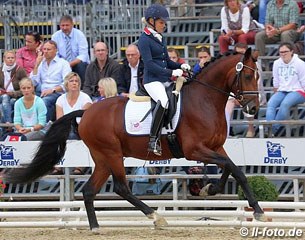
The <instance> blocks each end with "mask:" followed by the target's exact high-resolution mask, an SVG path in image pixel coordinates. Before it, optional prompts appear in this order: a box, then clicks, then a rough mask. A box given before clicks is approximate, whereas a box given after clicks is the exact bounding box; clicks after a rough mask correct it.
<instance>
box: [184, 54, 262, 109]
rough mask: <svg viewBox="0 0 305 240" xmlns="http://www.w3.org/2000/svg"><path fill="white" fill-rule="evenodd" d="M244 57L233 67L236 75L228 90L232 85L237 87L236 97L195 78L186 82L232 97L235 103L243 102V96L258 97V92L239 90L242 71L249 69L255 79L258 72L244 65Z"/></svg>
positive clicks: (192, 77)
mask: <svg viewBox="0 0 305 240" xmlns="http://www.w3.org/2000/svg"><path fill="white" fill-rule="evenodd" d="M244 57H245V56H244V55H242V57H241V59H240V61H239V62H238V63H237V64H236V66H235V69H236V74H235V78H234V81H233V83H232V85H231V87H230V90H232V89H233V87H234V85H236V86H237V89H238V90H237V93H236V95H235V94H232V93H231V91H229V92H227V91H224V90H222V89H220V88H218V87H215V86H212V85H210V84H208V83H206V82H201V81H199V80H197V79H196V78H195V76H191V77H189V79H190V80H189V81H188V82H192V81H194V82H197V83H199V84H202V85H204V86H206V87H209V88H211V89H214V90H216V91H218V92H221V93H223V94H226V95H227V96H230V97H233V98H235V99H236V100H237V101H239V102H242V101H243V100H244V96H245V95H259V92H258V91H242V90H241V89H242V81H241V74H242V71H243V69H244V68H248V69H251V70H252V71H254V74H255V78H256V76H257V75H258V73H257V71H258V70H257V69H255V68H252V67H250V66H248V65H245V64H244ZM246 104H247V103H244V104H242V105H246Z"/></svg>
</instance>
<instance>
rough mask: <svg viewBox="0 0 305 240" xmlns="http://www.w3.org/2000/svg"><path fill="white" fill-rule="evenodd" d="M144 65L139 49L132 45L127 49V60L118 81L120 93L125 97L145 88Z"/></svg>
mask: <svg viewBox="0 0 305 240" xmlns="http://www.w3.org/2000/svg"><path fill="white" fill-rule="evenodd" d="M143 72H144V63H143V61H142V59H141V56H140V52H139V49H138V47H137V46H136V45H134V44H131V45H129V46H128V47H127V49H126V59H124V60H123V61H122V62H121V72H120V76H119V78H118V80H117V82H118V92H119V94H120V95H122V96H124V97H128V95H129V93H135V92H137V91H138V89H139V88H143Z"/></svg>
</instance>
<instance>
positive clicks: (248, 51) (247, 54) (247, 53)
mask: <svg viewBox="0 0 305 240" xmlns="http://www.w3.org/2000/svg"><path fill="white" fill-rule="evenodd" d="M250 57H251V48H250V47H249V48H248V49H247V50H246V52H245V60H248V59H249V58H250Z"/></svg>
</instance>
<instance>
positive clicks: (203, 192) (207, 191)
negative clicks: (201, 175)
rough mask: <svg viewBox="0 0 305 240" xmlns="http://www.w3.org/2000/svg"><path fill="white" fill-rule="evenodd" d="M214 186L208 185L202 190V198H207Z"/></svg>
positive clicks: (200, 194)
mask: <svg viewBox="0 0 305 240" xmlns="http://www.w3.org/2000/svg"><path fill="white" fill-rule="evenodd" d="M211 185H212V184H211V183H209V184H207V185H206V186H204V187H203V188H202V189H201V190H200V192H199V196H201V197H204V198H205V197H207V196H208V195H209V187H210V186H211Z"/></svg>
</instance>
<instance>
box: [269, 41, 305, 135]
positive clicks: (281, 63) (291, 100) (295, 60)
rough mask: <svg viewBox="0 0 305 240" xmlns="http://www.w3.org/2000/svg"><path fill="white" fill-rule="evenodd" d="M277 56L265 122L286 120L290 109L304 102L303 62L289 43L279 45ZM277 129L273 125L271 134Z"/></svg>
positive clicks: (276, 126)
mask: <svg viewBox="0 0 305 240" xmlns="http://www.w3.org/2000/svg"><path fill="white" fill-rule="evenodd" d="M279 54H280V58H279V59H277V60H276V61H274V63H273V69H272V74H273V87H274V94H273V95H272V96H271V98H270V99H269V101H268V104H267V112H266V120H267V121H270V120H285V119H288V118H289V114H290V108H291V107H292V106H295V105H297V104H300V103H304V102H305V62H304V61H302V60H301V59H300V58H299V57H298V55H296V54H294V52H293V44H292V43H289V42H284V43H281V44H280V46H279ZM277 108H278V111H276V109H277ZM279 128H280V125H279V124H274V125H273V126H272V133H273V134H276V132H277V130H279Z"/></svg>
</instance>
